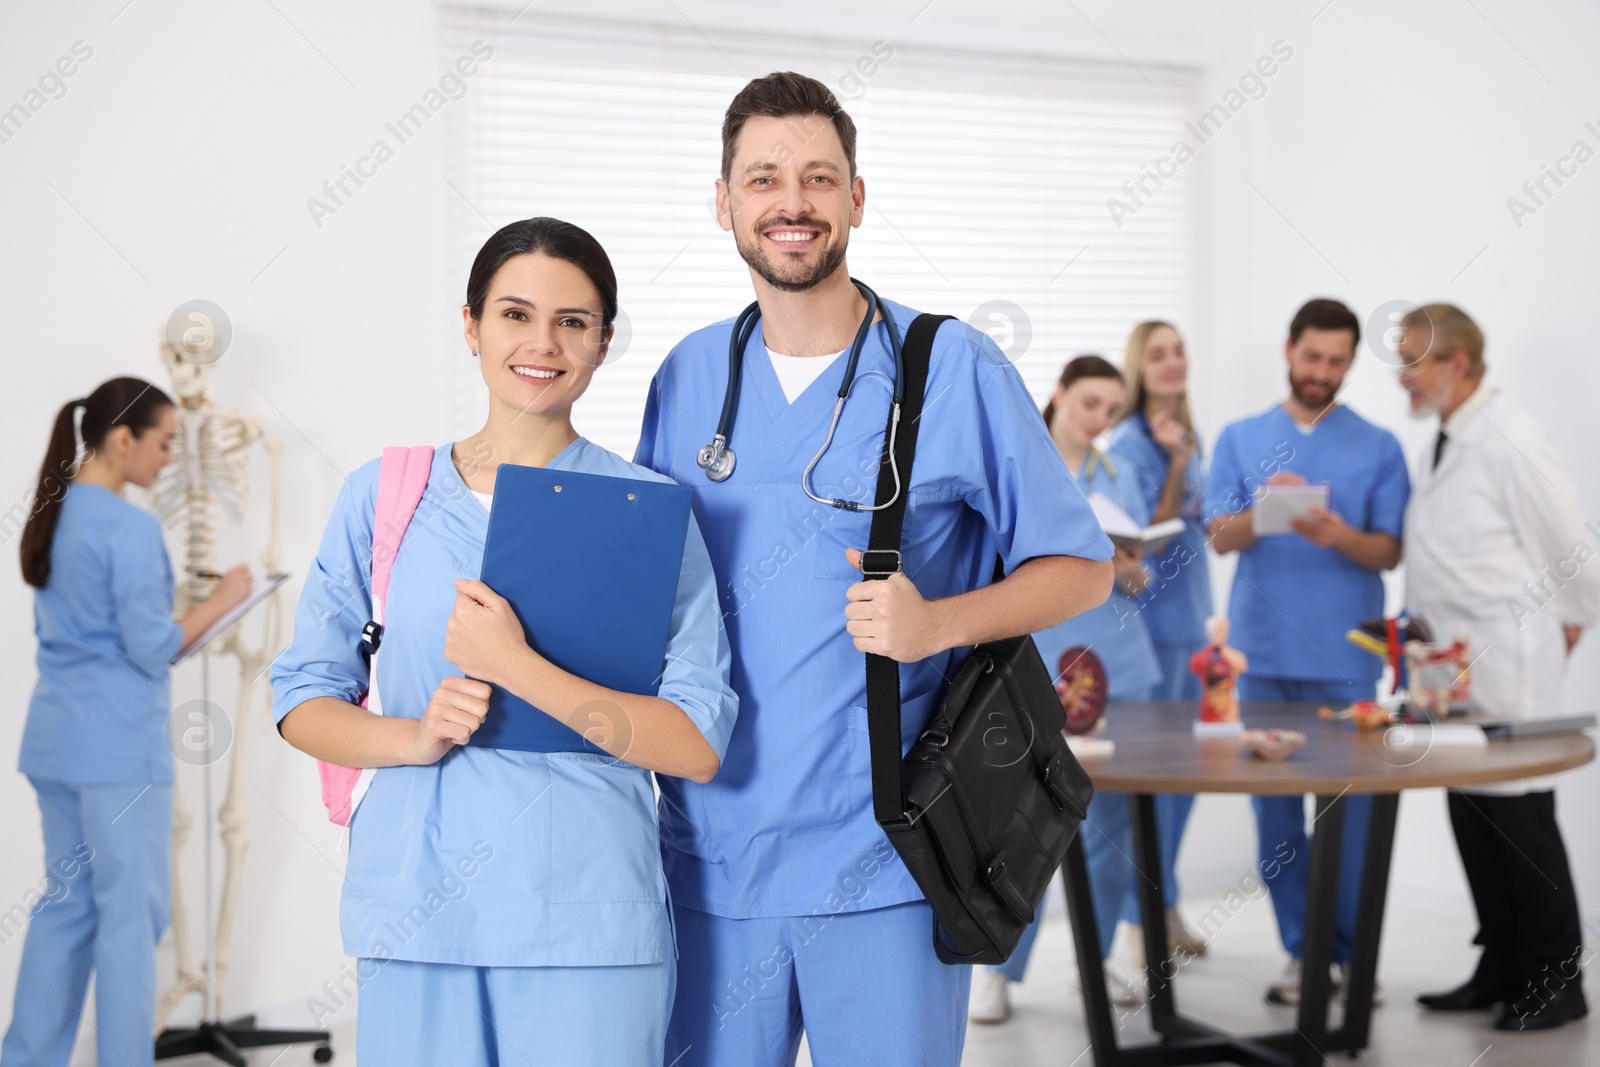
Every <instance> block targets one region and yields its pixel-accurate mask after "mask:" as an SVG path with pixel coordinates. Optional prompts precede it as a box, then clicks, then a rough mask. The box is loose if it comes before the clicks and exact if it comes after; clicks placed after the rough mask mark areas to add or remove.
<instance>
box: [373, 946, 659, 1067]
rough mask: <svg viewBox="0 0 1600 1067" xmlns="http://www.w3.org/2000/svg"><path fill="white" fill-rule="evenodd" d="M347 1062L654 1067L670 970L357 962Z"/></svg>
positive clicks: (640, 966) (651, 965)
mask: <svg viewBox="0 0 1600 1067" xmlns="http://www.w3.org/2000/svg"><path fill="white" fill-rule="evenodd" d="M356 974H357V977H358V978H359V979H360V980H361V984H360V990H361V992H360V999H359V1001H358V1004H357V1008H356V1059H357V1062H359V1063H361V1064H363V1065H366V1064H377V1065H379V1067H383V1065H393V1067H403V1065H408V1064H417V1065H419V1067H420V1065H422V1064H429V1065H433V1064H450V1065H451V1067H501V1065H505V1067H524V1065H536V1067H542V1065H543V1064H567V1063H572V1064H579V1063H581V1064H596V1065H602V1064H603V1065H606V1067H610V1065H612V1064H616V1065H618V1067H634V1065H641V1067H642V1065H649V1067H657V1065H659V1064H662V1063H664V1062H667V1061H665V1060H663V1059H662V1056H661V1053H662V1048H663V1042H664V1040H665V1038H666V1029H667V1016H668V1014H669V1013H670V1012H671V1010H672V985H673V965H672V963H671V962H670V961H668V962H666V963H645V964H633V965H626V966H617V967H469V966H463V965H459V964H453V963H417V962H414V961H412V960H395V959H391V960H378V959H363V960H361V961H359V964H358V967H357V970H356Z"/></svg>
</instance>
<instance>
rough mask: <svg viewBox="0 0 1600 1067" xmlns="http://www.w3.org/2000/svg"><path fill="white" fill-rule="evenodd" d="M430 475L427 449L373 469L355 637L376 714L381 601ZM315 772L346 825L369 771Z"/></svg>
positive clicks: (364, 702)
mask: <svg viewBox="0 0 1600 1067" xmlns="http://www.w3.org/2000/svg"><path fill="white" fill-rule="evenodd" d="M432 470H433V449H432V448H431V447H429V446H427V445H418V446H416V447H414V448H403V447H401V448H386V449H384V450H383V460H382V462H380V463H379V465H378V502H377V507H376V509H375V510H374V512H373V516H372V621H371V622H369V623H367V626H366V629H365V630H363V631H362V634H361V643H362V645H363V646H364V647H365V648H366V651H367V656H368V675H367V692H366V693H365V694H363V695H362V697H361V706H362V707H364V708H367V709H368V710H369V711H372V712H374V713H376V714H380V715H381V714H382V713H383V710H382V704H381V702H380V701H379V699H378V694H377V687H378V659H377V656H378V646H379V644H380V643H381V641H382V639H383V602H384V599H385V598H386V597H387V596H388V595H389V573H390V571H392V570H393V569H394V560H395V556H396V555H397V554H398V553H399V551H400V543H401V542H402V541H403V540H405V536H406V527H408V526H410V525H411V518H412V516H413V515H415V514H416V512H417V505H418V504H419V503H421V502H422V494H423V492H424V491H426V490H427V488H428V475H429V473H430V472H431V471H432ZM317 770H318V772H319V773H320V775H321V778H322V803H323V805H324V806H326V807H327V809H328V818H329V819H331V820H332V821H333V822H335V823H337V824H338V825H340V826H348V825H349V824H350V817H351V816H352V815H353V814H355V810H356V806H357V805H358V804H360V803H361V798H362V797H363V796H365V795H366V792H367V786H368V784H369V783H371V781H372V774H373V772H372V771H371V770H370V769H368V770H357V769H356V768H354V767H341V766H339V765H338V764H336V763H327V762H324V761H322V760H318V761H317Z"/></svg>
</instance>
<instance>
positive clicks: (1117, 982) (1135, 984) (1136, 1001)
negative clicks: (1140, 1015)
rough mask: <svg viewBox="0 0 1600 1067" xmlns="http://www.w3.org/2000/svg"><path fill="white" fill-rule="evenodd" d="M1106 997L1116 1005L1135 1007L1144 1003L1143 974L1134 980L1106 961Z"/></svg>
mask: <svg viewBox="0 0 1600 1067" xmlns="http://www.w3.org/2000/svg"><path fill="white" fill-rule="evenodd" d="M1106 997H1107V998H1108V999H1110V1001H1111V1003H1113V1004H1115V1005H1117V1006H1118V1007H1122V1008H1137V1007H1138V1006H1139V1005H1141V1004H1143V1003H1144V976H1143V975H1142V974H1141V975H1139V978H1138V980H1137V981H1135V980H1134V979H1133V978H1130V977H1129V976H1127V975H1125V974H1123V973H1122V971H1120V970H1119V969H1118V968H1117V967H1116V966H1115V965H1114V964H1112V963H1111V962H1110V961H1107V962H1106Z"/></svg>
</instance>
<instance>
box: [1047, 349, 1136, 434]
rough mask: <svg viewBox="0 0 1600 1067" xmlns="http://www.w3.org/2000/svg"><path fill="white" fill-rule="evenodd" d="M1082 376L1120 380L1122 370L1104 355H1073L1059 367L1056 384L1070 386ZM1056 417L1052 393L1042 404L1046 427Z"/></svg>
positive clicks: (1062, 386)
mask: <svg viewBox="0 0 1600 1067" xmlns="http://www.w3.org/2000/svg"><path fill="white" fill-rule="evenodd" d="M1083 378H1115V379H1116V380H1117V381H1119V382H1120V381H1121V380H1122V372H1121V371H1119V370H1118V369H1117V368H1116V366H1115V365H1114V364H1113V363H1111V361H1110V360H1108V359H1106V358H1105V357H1104V356H1074V357H1073V358H1072V359H1070V360H1068V361H1067V365H1066V366H1065V367H1062V368H1061V380H1060V382H1058V383H1057V384H1058V385H1059V386H1060V387H1061V388H1062V389H1070V388H1072V383H1073V382H1076V381H1079V380H1080V379H1083ZM1055 417H1056V398H1055V395H1054V394H1052V395H1051V397H1050V402H1049V403H1048V404H1046V405H1045V406H1044V424H1045V427H1046V428H1047V429H1048V428H1049V426H1050V423H1051V421H1052V420H1053V419H1054V418H1055Z"/></svg>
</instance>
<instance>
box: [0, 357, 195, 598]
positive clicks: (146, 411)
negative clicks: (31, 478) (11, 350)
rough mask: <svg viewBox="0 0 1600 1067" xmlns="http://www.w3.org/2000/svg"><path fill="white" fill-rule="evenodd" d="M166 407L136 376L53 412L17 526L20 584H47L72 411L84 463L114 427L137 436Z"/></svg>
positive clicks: (66, 473)
mask: <svg viewBox="0 0 1600 1067" xmlns="http://www.w3.org/2000/svg"><path fill="white" fill-rule="evenodd" d="M172 406H173V405H172V398H171V397H169V396H168V395H167V394H166V393H164V392H162V391H161V390H160V389H157V388H156V387H155V386H153V385H151V384H150V383H149V382H147V381H145V380H144V379H142V378H112V379H111V380H110V381H108V382H105V383H103V384H102V385H101V386H100V387H99V388H97V389H96V390H95V391H94V392H92V393H90V394H89V395H88V396H86V397H84V398H83V399H82V400H73V401H69V402H68V403H66V404H63V405H62V407H61V410H60V411H58V412H56V421H55V425H54V426H53V427H52V428H51V430H50V446H49V448H48V449H46V451H45V455H44V463H43V464H42V465H41V466H40V467H39V481H38V484H37V485H36V486H35V487H34V493H33V498H32V500H30V501H29V515H28V518H27V521H26V522H25V524H24V525H23V527H22V580H23V581H25V582H27V583H28V584H29V585H31V586H33V587H34V588H35V589H42V588H44V586H45V585H46V584H47V583H48V582H49V581H50V546H51V544H52V543H53V542H54V540H55V534H56V523H57V522H59V521H60V519H61V502H62V500H63V499H65V497H66V495H67V486H68V484H69V483H70V481H71V479H72V476H73V475H74V474H76V473H77V471H78V431H77V430H76V429H75V428H74V425H73V424H74V422H75V420H76V416H77V413H78V411H79V410H80V409H81V410H82V411H83V426H82V431H83V446H84V458H85V459H87V458H88V457H89V456H90V455H91V454H93V452H94V450H95V449H96V448H99V447H100V446H101V445H103V444H104V443H105V439H106V435H107V434H109V433H110V432H111V431H112V430H113V429H115V428H116V427H118V426H126V427H128V429H130V430H132V431H133V435H134V436H135V437H139V436H141V435H143V433H144V431H145V430H148V429H149V428H151V427H152V426H155V425H156V424H157V423H159V422H160V419H161V413H162V411H163V410H165V409H166V408H169V407H172ZM0 521H4V520H0Z"/></svg>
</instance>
